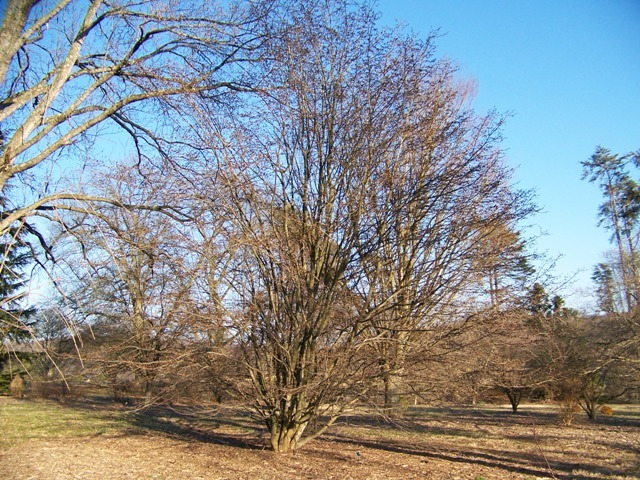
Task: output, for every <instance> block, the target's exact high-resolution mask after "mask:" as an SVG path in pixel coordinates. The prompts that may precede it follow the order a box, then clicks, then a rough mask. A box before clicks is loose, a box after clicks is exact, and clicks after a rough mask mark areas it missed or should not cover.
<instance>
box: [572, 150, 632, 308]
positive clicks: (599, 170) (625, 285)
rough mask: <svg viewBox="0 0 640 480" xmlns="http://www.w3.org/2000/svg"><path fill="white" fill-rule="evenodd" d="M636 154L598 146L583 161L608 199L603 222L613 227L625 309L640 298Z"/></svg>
mask: <svg viewBox="0 0 640 480" xmlns="http://www.w3.org/2000/svg"><path fill="white" fill-rule="evenodd" d="M631 160H633V161H634V162H636V163H637V154H636V155H634V154H628V155H623V156H620V155H617V154H612V153H611V151H610V150H609V149H606V148H603V147H601V146H598V147H596V151H595V153H594V154H593V155H592V156H591V158H590V159H589V160H587V161H584V162H582V167H583V174H582V178H583V179H587V180H588V181H589V182H598V183H599V186H600V189H601V190H602V193H603V195H604V198H605V201H604V203H603V204H602V205H601V206H600V211H599V217H600V225H604V226H605V227H606V228H608V229H610V230H612V231H613V235H612V239H613V241H614V242H615V244H616V247H617V251H618V257H619V261H620V274H621V279H622V291H623V296H624V301H625V309H626V310H631V309H633V308H634V307H635V306H636V305H637V304H638V302H639V301H640V272H639V268H638V267H639V266H640V265H639V260H638V258H637V256H638V253H637V246H636V238H637V233H638V228H637V227H638V220H639V218H640V186H639V185H638V184H637V182H636V181H635V180H633V179H632V178H631V177H630V175H629V172H628V166H629V163H630V161H631Z"/></svg>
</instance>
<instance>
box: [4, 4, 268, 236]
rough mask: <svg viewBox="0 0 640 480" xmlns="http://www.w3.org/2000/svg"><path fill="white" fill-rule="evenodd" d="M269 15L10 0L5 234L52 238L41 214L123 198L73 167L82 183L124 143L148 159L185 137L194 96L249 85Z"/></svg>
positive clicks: (229, 9)
mask: <svg viewBox="0 0 640 480" xmlns="http://www.w3.org/2000/svg"><path fill="white" fill-rule="evenodd" d="M259 16H260V14H259V13H258V9H256V8H249V5H248V4H240V5H236V4H234V3H233V2H225V4H224V6H217V5H214V4H212V3H211V2H198V3H197V4H194V3H193V2H182V3H181V2H170V1H166V2H165V1H161V0H149V1H142V2H133V1H115V2H111V1H102V0H97V1H92V2H80V1H76V0H42V1H33V0H10V1H9V2H8V4H7V6H6V12H5V16H4V19H3V22H2V27H1V29H0V85H1V86H0V92H1V93H0V99H1V101H0V122H1V132H0V133H1V135H0V192H1V195H2V198H3V205H2V215H1V216H0V234H4V233H6V232H7V231H8V229H9V228H11V227H12V226H14V225H16V224H20V225H21V226H22V228H24V229H26V230H28V231H29V232H30V233H32V234H35V235H36V236H37V237H38V238H39V239H40V240H43V239H44V237H43V235H42V233H41V232H40V231H39V229H38V228H36V226H35V224H33V223H31V222H29V221H27V220H28V217H30V216H32V215H34V214H36V213H37V212H39V211H42V210H48V209H51V208H53V207H57V208H61V207H64V205H67V204H68V202H76V201H78V200H95V201H107V202H112V203H113V200H112V199H108V198H102V199H101V198H97V197H95V196H93V195H87V194H82V193H81V192H80V191H79V190H78V188H77V185H73V182H70V181H68V180H69V178H68V177H69V175H71V174H72V175H73V176H74V178H75V179H76V180H77V179H80V180H81V179H82V178H83V176H84V175H87V174H88V173H90V172H84V171H83V166H86V163H87V161H89V160H91V159H94V158H98V157H100V156H101V155H104V156H106V158H107V159H108V160H107V161H108V163H109V164H113V163H115V162H118V161H120V160H121V159H124V158H114V151H115V156H120V157H126V156H127V155H129V154H131V153H133V155H135V156H137V158H138V161H142V160H143V159H145V158H146V157H147V156H148V155H152V153H153V152H155V154H157V153H158V152H159V153H160V154H164V155H165V156H166V155H168V154H169V153H170V152H172V149H173V148H174V147H176V146H177V145H180V144H181V143H184V140H185V139H186V138H187V136H186V135H185V133H184V131H182V132H181V134H180V136H176V135H175V133H174V132H173V130H174V129H175V127H176V126H181V127H184V126H185V125H186V124H188V118H190V111H189V109H188V108H182V105H185V104H186V103H185V99H186V98H187V97H188V96H199V97H206V98H207V99H208V101H209V103H210V104H211V103H212V102H215V101H216V99H219V98H221V96H222V95H223V94H224V92H226V91H231V90H238V89H242V88H243V87H244V86H245V80H246V78H245V77H244V75H243V73H242V69H241V68H239V67H238V65H239V64H240V63H241V62H243V61H245V60H248V59H250V57H251V55H252V54H251V51H252V49H254V47H255V46H256V45H257V42H258V35H257V34H255V33H254V32H253V31H252V29H253V28H254V26H255V22H254V21H252V20H255V18H258V17H259ZM105 138H106V139H109V140H107V142H106V143H102V144H101V143H100V139H105ZM127 138H128V139H129V140H128V141H129V142H131V145H132V147H133V148H129V151H127V149H126V148H123V147H122V145H123V144H124V143H126V142H127ZM109 150H111V151H112V152H109ZM131 150H132V151H131ZM65 179H66V180H67V181H66V183H62V182H61V181H62V180H65Z"/></svg>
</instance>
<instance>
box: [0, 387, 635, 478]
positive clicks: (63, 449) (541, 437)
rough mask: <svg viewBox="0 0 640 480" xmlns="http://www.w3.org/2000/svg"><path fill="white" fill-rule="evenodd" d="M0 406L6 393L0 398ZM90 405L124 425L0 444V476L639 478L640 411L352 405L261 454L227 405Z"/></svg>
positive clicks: (262, 448) (250, 427)
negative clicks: (567, 417) (300, 438)
mask: <svg viewBox="0 0 640 480" xmlns="http://www.w3.org/2000/svg"><path fill="white" fill-rule="evenodd" d="M7 402H14V400H12V399H0V405H4V406H6V405H7ZM74 408H77V407H74ZM91 408H102V409H104V408H112V410H110V414H112V415H124V416H125V419H126V422H124V423H122V427H118V428H116V429H106V430H104V429H102V430H100V429H99V430H98V431H97V432H96V433H94V434H90V435H81V436H69V435H64V436H57V437H52V438H46V437H45V438H30V439H26V440H23V441H20V442H15V443H14V444H12V445H9V446H8V447H5V448H3V449H2V451H0V479H7V480H13V479H16V480H18V479H20V480H22V479H60V480H63V479H89V480H90V479H101V480H102V479H284V480H287V479H315V478H318V479H385V480H387V479H450V480H456V479H461V480H462V479H465V480H466V479H469V480H482V479H484V480H498V479H527V480H532V479H542V478H557V479H577V480H579V479H585V480H586V479H609V480H621V479H624V480H627V479H638V478H640V407H629V406H625V407H620V408H617V407H616V410H617V411H618V414H615V413H614V415H613V416H611V417H602V418H601V419H600V420H599V421H598V422H595V423H594V422H589V421H587V420H586V419H582V418H578V419H576V420H575V421H574V424H573V425H572V426H570V427H565V426H562V425H561V422H560V421H559V419H558V417H557V415H556V414H555V412H554V410H553V407H551V406H524V407H522V408H521V413H519V414H516V415H514V414H512V413H510V412H509V411H508V409H507V408H506V407H482V408H444V407H439V408H425V407H422V408H420V407H416V408H412V409H408V410H407V412H405V415H404V416H403V417H402V418H397V419H393V420H390V419H384V418H381V417H379V416H376V415H373V414H366V413H357V414H356V413H354V414H353V415H351V416H348V417H347V418H346V419H345V420H344V421H343V422H342V423H341V424H340V425H338V426H337V427H336V428H334V429H333V430H332V431H331V432H330V433H329V434H327V435H325V436H323V437H321V438H320V439H319V440H317V441H315V442H312V443H310V444H308V445H307V446H306V447H305V448H304V449H302V450H300V451H298V452H296V453H294V454H287V455H278V454H274V453H272V452H271V451H269V450H268V449H267V448H266V444H267V441H266V440H267V439H266V437H265V435H264V433H263V432H262V431H261V430H259V425H257V424H255V423H252V420H250V419H249V417H248V416H244V414H239V413H238V410H234V409H224V408H222V409H217V410H216V411H215V412H214V413H212V414H208V415H207V416H206V418H207V419H209V420H206V419H205V416H204V415H203V414H199V415H194V414H193V412H191V413H190V414H189V415H185V413H184V412H180V411H176V410H170V409H166V408H163V409H152V410H150V411H146V412H133V413H131V412H127V410H126V407H105V406H104V405H103V406H96V405H94V406H92V407H91ZM0 412H2V413H1V414H3V415H6V414H8V413H7V412H9V414H10V412H11V410H10V409H7V408H3V409H0ZM5 424H6V422H5ZM1 425H3V422H2V419H1V418H0V426H1ZM103 430H104V431H103Z"/></svg>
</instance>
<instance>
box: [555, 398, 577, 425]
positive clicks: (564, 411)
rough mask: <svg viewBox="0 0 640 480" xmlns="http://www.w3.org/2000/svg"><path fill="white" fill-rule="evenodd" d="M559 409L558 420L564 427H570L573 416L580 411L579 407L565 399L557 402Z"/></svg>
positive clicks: (573, 401) (572, 401)
mask: <svg viewBox="0 0 640 480" xmlns="http://www.w3.org/2000/svg"><path fill="white" fill-rule="evenodd" d="M558 406H559V407H560V419H561V420H562V423H563V424H564V425H565V426H567V427H568V426H570V425H571V422H572V421H573V416H574V415H575V414H576V413H578V412H579V411H580V407H579V406H578V404H577V403H576V402H575V400H572V399H566V400H562V401H560V402H558Z"/></svg>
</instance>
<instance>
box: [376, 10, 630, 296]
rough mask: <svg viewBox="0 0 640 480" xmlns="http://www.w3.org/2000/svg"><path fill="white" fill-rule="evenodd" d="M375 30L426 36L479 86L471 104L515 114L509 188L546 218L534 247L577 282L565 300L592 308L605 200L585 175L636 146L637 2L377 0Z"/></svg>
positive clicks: (508, 132)
mask: <svg viewBox="0 0 640 480" xmlns="http://www.w3.org/2000/svg"><path fill="white" fill-rule="evenodd" d="M378 9H379V10H380V12H381V13H382V18H381V22H382V23H384V24H393V23H395V22H396V21H399V22H401V23H403V24H404V25H405V26H406V27H407V28H409V29H410V30H412V31H414V32H415V33H417V34H419V35H422V34H423V33H424V35H426V34H427V33H428V32H430V31H431V30H432V29H435V28H439V29H440V31H441V33H442V34H443V36H442V37H441V38H440V39H439V40H438V42H437V43H438V49H437V54H438V56H445V57H448V58H451V59H453V60H455V61H456V62H457V63H458V64H459V65H460V72H461V76H462V77H464V78H472V79H475V80H476V82H477V84H478V95H477V97H476V102H475V107H476V110H477V111H478V112H481V113H482V112H485V111H487V110H488V109H490V108H493V107H495V108H496V109H497V110H498V111H500V112H511V113H512V114H513V117H511V118H510V119H509V120H508V122H507V125H506V127H505V130H504V134H505V141H504V143H503V148H504V149H505V150H506V155H507V159H508V162H509V164H510V165H512V166H515V167H517V170H516V175H515V182H517V184H518V186H519V187H521V188H533V189H535V190H536V192H537V203H538V205H539V206H540V207H542V209H543V210H544V212H543V213H541V214H539V215H537V216H536V217H535V218H533V219H532V222H531V223H535V225H536V227H535V228H534V229H533V230H532V232H537V231H543V232H546V235H545V236H543V237H542V238H540V239H539V240H538V241H537V249H538V250H540V251H545V252H547V253H548V254H549V255H550V256H551V257H555V256H557V255H562V257H561V258H560V259H559V261H558V263H557V265H556V268H555V273H556V274H557V275H559V276H570V275H573V274H577V277H576V281H575V283H574V284H573V286H571V287H569V288H566V289H565V290H564V291H563V292H562V293H563V295H564V296H565V297H566V298H567V299H568V301H569V304H570V305H572V306H574V307H587V306H588V305H589V298H588V295H587V294H586V293H581V290H584V289H587V288H589V287H590V283H591V282H590V276H591V271H592V267H593V265H594V264H596V263H598V262H599V261H602V260H603V256H602V254H603V253H604V252H605V251H607V250H609V249H610V248H611V247H610V244H609V232H606V231H604V230H603V229H602V228H600V227H598V226H597V209H598V205H599V204H600V203H601V201H602V198H601V195H600V192H599V191H598V189H597V186H596V185H594V184H589V183H587V182H586V181H583V180H581V179H580V177H581V165H580V162H581V161H583V160H586V159H587V158H589V157H590V156H591V154H592V153H593V151H594V150H595V147H596V145H602V146H604V147H606V148H609V149H611V151H612V152H615V153H622V154H624V153H628V152H630V151H635V150H638V149H640V118H639V116H640V0H609V1H604V0H598V1H596V0H581V1H578V0H555V1H554V0H536V1H524V0H520V1H517V0H512V1H507V0H457V1H449V0H380V1H379V4H378Z"/></svg>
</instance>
